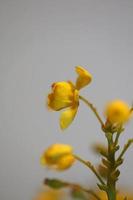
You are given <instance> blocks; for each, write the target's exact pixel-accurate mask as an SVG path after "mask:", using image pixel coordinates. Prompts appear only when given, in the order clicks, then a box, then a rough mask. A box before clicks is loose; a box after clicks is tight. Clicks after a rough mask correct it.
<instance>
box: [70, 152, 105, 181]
mask: <svg viewBox="0 0 133 200" xmlns="http://www.w3.org/2000/svg"><path fill="white" fill-rule="evenodd" d="M73 156H74V157H75V159H76V160H78V161H80V162H81V163H83V164H84V165H86V166H87V167H89V168H90V170H91V171H92V172H93V173H94V174H95V175H96V177H97V178H98V180H99V181H100V183H101V184H102V185H105V183H104V181H103V180H102V178H101V177H100V175H99V174H98V172H97V171H96V169H95V167H94V166H93V165H92V164H91V163H90V162H89V161H85V160H83V159H82V158H80V157H79V156H77V155H73Z"/></svg>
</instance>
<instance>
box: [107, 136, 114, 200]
mask: <svg viewBox="0 0 133 200" xmlns="http://www.w3.org/2000/svg"><path fill="white" fill-rule="evenodd" d="M109 134H110V133H109ZM107 140H108V157H107V160H108V162H109V163H110V164H109V166H108V174H107V188H108V189H107V196H108V200H116V179H115V178H113V177H112V174H113V172H115V151H114V150H113V149H112V148H114V147H113V134H110V136H109V137H108V136H107Z"/></svg>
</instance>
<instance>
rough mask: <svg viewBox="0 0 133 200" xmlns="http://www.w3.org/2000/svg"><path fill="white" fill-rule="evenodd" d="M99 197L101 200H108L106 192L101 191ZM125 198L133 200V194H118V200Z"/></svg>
mask: <svg viewBox="0 0 133 200" xmlns="http://www.w3.org/2000/svg"><path fill="white" fill-rule="evenodd" d="M97 195H98V196H99V197H100V199H101V200H108V198H107V194H106V192H103V191H100V192H98V193H97ZM125 197H127V200H132V199H133V195H132V194H127V193H126V194H124V193H117V195H116V200H124V199H125ZM93 199H94V200H95V198H92V200H93Z"/></svg>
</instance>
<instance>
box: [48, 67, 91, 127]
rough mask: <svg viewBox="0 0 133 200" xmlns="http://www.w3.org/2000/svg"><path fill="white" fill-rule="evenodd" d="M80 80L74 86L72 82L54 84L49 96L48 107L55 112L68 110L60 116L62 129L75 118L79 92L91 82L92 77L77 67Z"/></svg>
mask: <svg viewBox="0 0 133 200" xmlns="http://www.w3.org/2000/svg"><path fill="white" fill-rule="evenodd" d="M76 72H77V73H78V78H77V81H76V84H75V85H74V84H73V83H72V82H71V81H62V82H57V83H53V84H52V93H50V94H49V95H48V102H47V103H48V107H49V108H50V109H52V110H54V111H59V110H62V109H66V110H65V111H63V112H62V113H61V116H60V127H61V129H65V128H67V127H68V126H69V125H70V124H71V123H72V121H73V120H74V118H75V115H76V113H77V110H78V106H79V90H80V89H81V88H83V87H84V86H86V85H87V84H89V83H90V82H91V79H92V77H91V75H90V73H89V72H87V70H85V69H84V68H83V67H81V66H77V67H76Z"/></svg>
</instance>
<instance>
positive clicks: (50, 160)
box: [41, 144, 75, 170]
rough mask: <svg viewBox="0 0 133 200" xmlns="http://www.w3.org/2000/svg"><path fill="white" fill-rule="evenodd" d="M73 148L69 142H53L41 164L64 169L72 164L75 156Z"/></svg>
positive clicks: (43, 156)
mask: <svg viewBox="0 0 133 200" xmlns="http://www.w3.org/2000/svg"><path fill="white" fill-rule="evenodd" d="M72 152H73V149H72V147H71V146H70V145H67V144H53V145H51V146H50V147H49V148H48V149H47V150H46V151H45V152H44V153H43V155H42V157H41V164H42V165H46V166H48V167H51V168H54V169H57V170H64V169H67V168H69V167H71V166H72V164H73V162H74V160H75V159H74V156H73V155H72Z"/></svg>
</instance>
